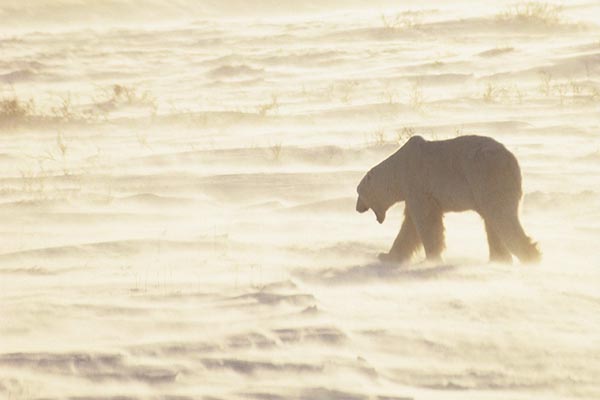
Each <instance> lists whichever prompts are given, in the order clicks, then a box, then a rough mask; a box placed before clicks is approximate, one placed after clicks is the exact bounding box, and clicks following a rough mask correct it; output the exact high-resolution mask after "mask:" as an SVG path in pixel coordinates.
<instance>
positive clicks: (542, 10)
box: [497, 1, 563, 26]
mask: <svg viewBox="0 0 600 400" xmlns="http://www.w3.org/2000/svg"><path fill="white" fill-rule="evenodd" d="M562 9H563V8H562V7H561V6H559V5H556V4H550V3H545V2H538V1H527V2H522V3H517V4H513V5H512V6H510V7H508V8H507V9H506V10H505V11H504V12H502V13H500V14H498V16H497V17H498V19H500V20H502V21H514V22H517V23H528V24H538V25H546V26H554V25H559V24H561V23H562Z"/></svg>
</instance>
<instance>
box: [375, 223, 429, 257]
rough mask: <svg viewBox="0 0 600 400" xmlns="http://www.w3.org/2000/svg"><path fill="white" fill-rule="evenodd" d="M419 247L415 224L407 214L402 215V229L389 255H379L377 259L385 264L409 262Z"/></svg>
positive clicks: (419, 240) (419, 242)
mask: <svg viewBox="0 0 600 400" xmlns="http://www.w3.org/2000/svg"><path fill="white" fill-rule="evenodd" d="M420 246H421V239H420V238H419V234H418V233H417V230H416V229H415V224H414V223H413V220H412V218H411V217H410V216H409V215H408V213H406V211H405V213H404V221H403V222H402V227H401V228H400V232H399V233H398V236H396V240H394V244H393V245H392V248H391V249H390V251H389V253H381V254H379V259H380V260H381V261H385V262H395V263H404V262H408V261H410V258H411V257H412V255H413V254H414V252H415V251H417V250H418V249H419V247H420Z"/></svg>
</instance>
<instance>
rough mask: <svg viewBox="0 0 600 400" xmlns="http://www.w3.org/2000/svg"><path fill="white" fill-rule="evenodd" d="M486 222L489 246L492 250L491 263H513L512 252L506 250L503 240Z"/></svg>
mask: <svg viewBox="0 0 600 400" xmlns="http://www.w3.org/2000/svg"><path fill="white" fill-rule="evenodd" d="M484 222H485V232H486V233H487V240H488V245H489V248H490V262H498V263H507V264H511V263H512V255H511V254H510V251H509V250H508V249H507V248H506V246H505V245H504V243H502V240H501V239H500V237H499V236H498V234H496V232H494V230H493V229H492V226H491V224H490V223H489V222H488V221H487V220H484Z"/></svg>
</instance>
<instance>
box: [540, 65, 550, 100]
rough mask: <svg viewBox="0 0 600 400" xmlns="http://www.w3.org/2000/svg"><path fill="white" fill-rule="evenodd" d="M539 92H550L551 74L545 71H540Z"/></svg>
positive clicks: (546, 93)
mask: <svg viewBox="0 0 600 400" xmlns="http://www.w3.org/2000/svg"><path fill="white" fill-rule="evenodd" d="M540 92H541V93H542V94H543V95H544V96H550V94H551V93H552V75H551V74H550V73H549V72H547V71H540Z"/></svg>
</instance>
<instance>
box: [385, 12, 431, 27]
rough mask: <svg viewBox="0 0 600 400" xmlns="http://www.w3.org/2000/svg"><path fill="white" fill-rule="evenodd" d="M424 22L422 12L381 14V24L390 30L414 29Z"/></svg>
mask: <svg viewBox="0 0 600 400" xmlns="http://www.w3.org/2000/svg"><path fill="white" fill-rule="evenodd" d="M422 20H423V12H422V11H405V12H401V13H397V14H395V15H385V14H381V23H382V24H383V27H384V28H385V29H389V30H404V29H414V28H416V27H418V26H419V25H420V24H421V23H422Z"/></svg>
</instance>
